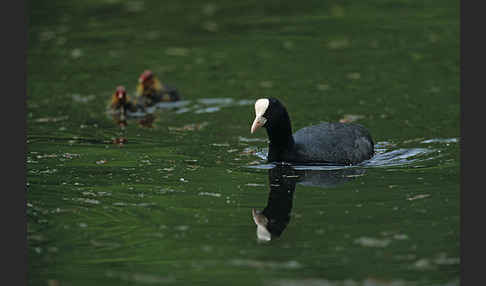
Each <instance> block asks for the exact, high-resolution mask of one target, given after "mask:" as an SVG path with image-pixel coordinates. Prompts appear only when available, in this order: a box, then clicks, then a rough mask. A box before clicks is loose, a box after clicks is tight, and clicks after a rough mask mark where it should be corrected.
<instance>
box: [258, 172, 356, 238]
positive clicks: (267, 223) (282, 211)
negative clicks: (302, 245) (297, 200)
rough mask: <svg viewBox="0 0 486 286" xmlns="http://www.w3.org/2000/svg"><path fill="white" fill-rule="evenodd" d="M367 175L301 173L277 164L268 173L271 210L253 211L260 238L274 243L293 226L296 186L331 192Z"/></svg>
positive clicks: (268, 208) (267, 207)
mask: <svg viewBox="0 0 486 286" xmlns="http://www.w3.org/2000/svg"><path fill="white" fill-rule="evenodd" d="M364 172H365V170H364V169H357V168H347V169H335V170H329V169H328V170H309V169H301V170H299V169H296V168H295V167H294V166H292V165H290V164H275V166H274V167H273V168H271V169H269V170H268V177H269V182H270V192H269V195H268V201H267V206H266V207H265V208H264V209H263V210H262V211H257V210H255V209H252V215H253V221H254V222H255V224H256V225H257V238H258V239H259V240H260V241H270V240H271V239H272V238H276V237H279V236H280V235H281V234H282V232H283V231H284V230H285V228H286V227H287V225H288V224H289V222H290V213H291V210H292V201H293V197H294V191H295V187H296V184H301V185H306V186H317V187H324V188H328V187H333V186H335V185H338V184H340V183H344V182H346V181H349V180H351V179H353V178H355V177H357V176H361V175H363V174H364Z"/></svg>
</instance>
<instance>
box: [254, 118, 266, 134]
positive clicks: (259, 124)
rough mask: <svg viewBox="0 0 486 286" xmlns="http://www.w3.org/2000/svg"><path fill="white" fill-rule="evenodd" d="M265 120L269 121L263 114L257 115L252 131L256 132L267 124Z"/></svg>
mask: <svg viewBox="0 0 486 286" xmlns="http://www.w3.org/2000/svg"><path fill="white" fill-rule="evenodd" d="M265 122H267V119H266V118H265V117H263V116H261V115H257V116H256V117H255V120H254V121H253V124H252V125H251V130H250V131H251V133H252V134H253V132H255V130H257V129H258V128H260V127H262V126H263V125H265Z"/></svg>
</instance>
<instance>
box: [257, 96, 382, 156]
mask: <svg viewBox="0 0 486 286" xmlns="http://www.w3.org/2000/svg"><path fill="white" fill-rule="evenodd" d="M255 115H256V116H255V120H254V121H253V124H252V126H251V133H253V132H255V130H256V129H258V128H259V127H265V129H266V130H267V134H268V139H269V140H270V143H269V148H268V156H267V159H268V162H289V163H301V164H307V163H324V164H339V165H352V164H358V163H360V162H362V161H365V160H368V159H370V158H371V157H372V156H373V154H374V146H373V145H374V143H373V139H372V138H371V135H370V133H369V131H368V130H367V129H366V128H365V127H363V126H362V125H360V124H356V123H327V122H325V123H321V124H317V125H312V126H308V127H304V128H302V129H300V130H298V131H297V132H295V133H294V134H293V135H292V127H291V123H290V117H289V114H288V113H287V109H286V108H285V106H284V105H283V104H282V103H281V102H280V101H279V100H278V99H276V98H260V99H258V100H257V101H256V102H255Z"/></svg>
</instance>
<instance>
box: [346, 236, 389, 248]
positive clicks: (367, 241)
mask: <svg viewBox="0 0 486 286" xmlns="http://www.w3.org/2000/svg"><path fill="white" fill-rule="evenodd" d="M390 242H391V241H390V240H389V239H378V238H373V237H360V238H358V239H356V240H355V241H354V243H356V244H359V245H361V246H365V247H387V246H388V244H390Z"/></svg>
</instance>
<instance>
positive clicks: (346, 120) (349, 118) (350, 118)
mask: <svg viewBox="0 0 486 286" xmlns="http://www.w3.org/2000/svg"><path fill="white" fill-rule="evenodd" d="M363 118H365V116H364V115H359V114H345V115H344V116H343V118H341V119H339V122H341V123H350V122H354V121H357V120H360V119H363Z"/></svg>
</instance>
